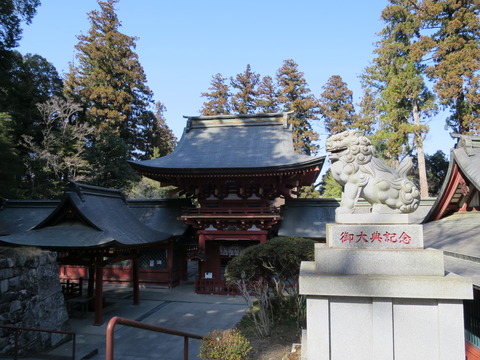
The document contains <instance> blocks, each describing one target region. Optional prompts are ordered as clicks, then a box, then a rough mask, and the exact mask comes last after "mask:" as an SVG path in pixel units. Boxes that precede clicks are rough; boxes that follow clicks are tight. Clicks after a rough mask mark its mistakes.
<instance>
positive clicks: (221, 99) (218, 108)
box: [200, 74, 232, 116]
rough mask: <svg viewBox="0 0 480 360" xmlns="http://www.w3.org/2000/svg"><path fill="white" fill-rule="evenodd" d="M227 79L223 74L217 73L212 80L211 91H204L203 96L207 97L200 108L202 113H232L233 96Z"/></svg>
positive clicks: (206, 114)
mask: <svg viewBox="0 0 480 360" xmlns="http://www.w3.org/2000/svg"><path fill="white" fill-rule="evenodd" d="M226 80H227V79H226V78H224V77H223V76H222V75H221V74H216V75H214V76H213V77H212V80H211V81H210V87H209V88H208V90H210V92H204V93H202V97H205V98H207V101H206V102H204V103H203V107H202V108H201V109H200V113H201V114H202V115H205V116H208V115H228V114H230V113H231V107H230V97H231V96H232V94H231V92H230V88H229V86H228V84H226V83H225V81H226Z"/></svg>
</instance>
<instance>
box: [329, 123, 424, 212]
mask: <svg viewBox="0 0 480 360" xmlns="http://www.w3.org/2000/svg"><path fill="white" fill-rule="evenodd" d="M326 148H327V151H329V152H330V153H331V155H330V159H331V162H332V169H333V168H334V170H335V171H334V178H335V179H336V180H337V181H338V182H339V183H340V184H341V185H342V186H345V184H347V183H350V184H355V185H354V186H356V187H358V188H360V189H362V190H361V193H362V194H363V196H364V197H365V196H369V197H371V199H367V197H366V199H367V200H368V201H369V202H371V203H372V205H373V204H374V203H382V204H385V205H387V206H389V207H390V208H392V209H394V208H396V209H399V210H400V211H402V212H411V211H413V210H415V209H416V207H418V202H419V193H418V190H417V189H416V187H415V185H414V184H413V183H412V182H411V181H410V180H408V178H407V177H406V173H407V171H408V170H409V169H410V168H411V160H410V161H407V162H405V164H402V165H401V166H400V168H399V169H396V170H394V169H392V168H390V167H388V166H387V165H385V164H384V163H383V162H382V161H381V160H380V159H378V158H377V157H376V156H375V148H374V147H373V145H372V143H371V142H370V140H369V139H368V138H367V137H366V136H365V135H364V133H363V131H359V130H353V131H348V132H343V133H340V134H337V135H334V136H332V137H331V138H329V139H328V140H327V146H326ZM372 191H374V192H372ZM351 196H354V195H351ZM357 196H358V195H357ZM352 200H353V199H352ZM354 201H355V202H356V199H355V200H354Z"/></svg>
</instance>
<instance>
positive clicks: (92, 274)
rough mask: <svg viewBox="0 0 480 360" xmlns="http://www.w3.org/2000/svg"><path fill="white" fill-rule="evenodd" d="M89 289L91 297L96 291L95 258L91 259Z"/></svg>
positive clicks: (88, 293) (88, 292) (88, 294)
mask: <svg viewBox="0 0 480 360" xmlns="http://www.w3.org/2000/svg"><path fill="white" fill-rule="evenodd" d="M87 270H88V290H87V296H88V297H89V298H91V297H93V295H94V292H95V259H91V260H90V265H88V269H87Z"/></svg>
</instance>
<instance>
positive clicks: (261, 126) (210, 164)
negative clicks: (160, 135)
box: [130, 113, 325, 294]
mask: <svg viewBox="0 0 480 360" xmlns="http://www.w3.org/2000/svg"><path fill="white" fill-rule="evenodd" d="M324 160H325V157H324V156H307V155H304V154H300V153H297V152H295V151H294V148H293V140H292V129H291V126H290V125H289V122H288V113H275V114H248V115H221V116H193V117H187V125H186V127H185V129H184V132H183V135H182V138H181V139H180V141H179V143H178V145H177V147H176V149H175V150H174V152H173V153H171V154H169V155H167V156H164V157H160V158H157V159H152V160H146V161H139V162H131V163H130V164H131V166H132V167H133V168H134V169H135V170H136V171H137V173H139V174H141V175H143V176H146V177H148V178H151V179H153V180H157V181H159V182H160V183H161V184H162V185H163V186H174V187H175V189H176V190H175V192H177V193H178V194H179V195H185V196H187V197H189V198H192V199H194V201H195V202H196V205H197V206H196V207H190V208H185V209H184V210H183V213H182V214H181V216H180V217H179V218H180V219H181V220H182V221H183V222H184V223H185V224H188V225H190V226H191V227H193V229H195V236H196V238H197V239H198V245H197V246H195V247H192V248H191V250H190V252H189V254H187V258H188V259H189V260H191V261H198V274H199V276H198V278H197V280H196V286H195V289H196V292H199V293H217V294H221V293H229V292H230V291H234V289H229V288H228V286H227V284H226V282H225V280H224V271H225V267H226V266H227V264H228V262H229V261H230V260H231V259H232V258H233V257H234V256H236V255H238V254H239V253H240V252H241V251H242V249H244V248H245V247H248V246H251V245H254V244H258V243H261V242H264V241H267V240H268V238H269V237H271V236H273V235H275V234H276V232H277V228H278V223H279V222H280V220H281V219H282V215H281V213H280V207H279V206H280V205H282V204H283V203H284V200H285V199H288V198H291V197H295V196H296V191H297V190H298V189H299V188H300V187H302V186H308V185H312V184H313V183H314V181H315V180H316V178H317V177H318V175H319V173H320V170H321V168H322V166H323V163H324Z"/></svg>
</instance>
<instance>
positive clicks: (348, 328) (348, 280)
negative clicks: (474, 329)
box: [300, 224, 473, 360]
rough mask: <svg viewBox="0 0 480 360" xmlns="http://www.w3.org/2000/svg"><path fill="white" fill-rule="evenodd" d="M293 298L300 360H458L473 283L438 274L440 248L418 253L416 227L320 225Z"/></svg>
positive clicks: (419, 229) (441, 262)
mask: <svg viewBox="0 0 480 360" xmlns="http://www.w3.org/2000/svg"><path fill="white" fill-rule="evenodd" d="M402 234H403V235H402ZM407 235H408V236H407ZM387 240H388V241H387ZM300 293H301V294H303V295H306V296H307V329H306V331H304V333H303V337H304V338H303V339H302V344H304V345H305V346H304V347H303V346H302V360H344V359H355V360H394V359H395V360H397V359H408V360H417V359H418V360H420V359H421V360H423V359H437V360H450V359H458V360H462V359H464V358H465V343H464V330H463V300H464V299H471V298H472V296H473V290H472V283H471V281H470V280H467V279H465V278H463V277H460V276H458V275H455V274H451V273H449V274H445V268H444V259H443V253H442V252H441V251H438V250H433V249H423V235H422V227H421V225H408V224H395V225H385V224H350V225H345V224H329V225H327V244H317V245H316V248H315V261H311V262H303V263H302V266H301V271H300ZM304 348H305V352H304Z"/></svg>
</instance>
